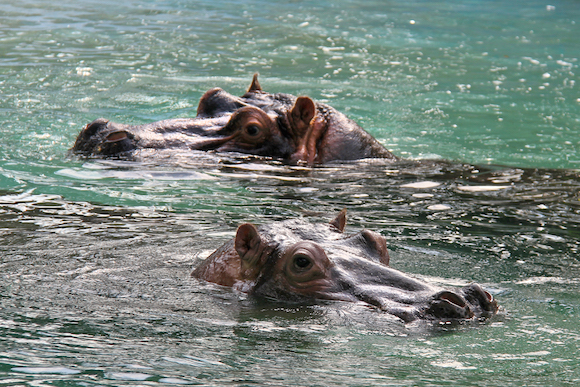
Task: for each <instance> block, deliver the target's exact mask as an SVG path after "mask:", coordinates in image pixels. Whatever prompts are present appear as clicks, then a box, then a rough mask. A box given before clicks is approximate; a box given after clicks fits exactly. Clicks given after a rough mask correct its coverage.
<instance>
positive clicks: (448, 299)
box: [425, 284, 497, 320]
mask: <svg viewBox="0 0 580 387" xmlns="http://www.w3.org/2000/svg"><path fill="white" fill-rule="evenodd" d="M495 312H497V302H496V301H495V300H494V298H493V296H492V295H491V294H489V293H488V292H486V291H485V290H483V288H482V287H481V286H480V285H478V284H471V285H469V286H466V287H464V288H462V289H460V290H459V291H457V292H453V291H449V290H443V291H440V292H439V293H437V294H436V295H435V296H434V297H433V299H432V300H431V302H430V304H429V307H428V308H427V310H426V312H425V314H426V315H427V316H428V317H432V318H436V319H442V320H446V319H449V320H456V319H470V318H472V317H474V316H477V317H479V316H482V317H487V316H490V315H492V314H494V313H495Z"/></svg>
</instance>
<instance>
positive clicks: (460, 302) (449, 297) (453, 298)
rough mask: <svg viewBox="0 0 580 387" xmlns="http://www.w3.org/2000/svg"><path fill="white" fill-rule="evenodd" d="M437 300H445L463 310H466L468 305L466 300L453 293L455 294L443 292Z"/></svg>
mask: <svg viewBox="0 0 580 387" xmlns="http://www.w3.org/2000/svg"><path fill="white" fill-rule="evenodd" d="M437 298H438V299H440V300H443V301H448V302H450V303H452V304H455V305H457V306H459V307H461V308H465V305H466V302H465V300H464V299H463V298H462V297H460V296H459V295H458V294H456V293H453V292H448V291H443V292H441V293H440V294H439V296H438V297H437Z"/></svg>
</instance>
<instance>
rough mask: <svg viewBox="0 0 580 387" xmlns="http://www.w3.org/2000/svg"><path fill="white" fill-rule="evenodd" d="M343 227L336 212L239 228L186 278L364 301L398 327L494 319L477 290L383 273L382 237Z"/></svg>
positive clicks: (490, 303)
mask: <svg viewBox="0 0 580 387" xmlns="http://www.w3.org/2000/svg"><path fill="white" fill-rule="evenodd" d="M345 222H346V217H345V211H343V212H341V213H340V214H339V215H338V216H337V218H336V219H334V220H333V221H332V222H331V223H329V224H316V225H313V224H310V223H307V222H304V221H302V220H288V221H284V222H278V223H273V224H269V225H267V226H262V227H260V228H256V227H255V226H253V225H252V224H249V223H246V224H242V225H241V226H239V228H238V231H237V234H236V237H235V238H234V240H232V241H230V242H228V243H226V244H225V245H223V246H222V247H221V248H219V249H218V250H216V251H215V252H214V253H213V254H212V255H210V256H209V257H208V258H207V259H206V260H205V261H204V262H203V263H202V264H201V265H200V266H198V267H197V268H196V269H195V270H194V271H193V272H192V274H191V275H192V276H193V277H196V278H200V279H203V280H206V281H209V282H214V283H217V284H219V285H224V286H230V287H233V288H234V289H237V290H238V291H241V292H245V293H249V294H252V295H256V296H260V297H267V298H272V299H278V300H286V301H304V300H310V301H312V300H317V299H318V300H342V301H354V302H364V303H366V304H369V305H372V306H374V307H377V308H379V309H381V310H383V311H385V312H388V313H390V314H393V315H395V316H398V317H400V318H401V319H403V320H404V321H406V322H409V321H413V320H416V319H421V318H422V319H440V320H457V319H471V318H480V317H487V316H491V315H493V314H495V313H496V312H497V303H496V301H495V300H494V299H493V297H492V296H491V295H490V294H489V293H488V292H486V291H484V290H483V289H482V288H481V287H480V286H479V285H477V284H471V285H469V286H467V287H464V288H461V289H458V290H456V291H450V290H445V289H442V288H439V287H437V286H434V285H431V284H428V283H426V282H423V281H420V280H418V279H415V278H412V277H410V276H408V275H406V274H404V273H402V272H400V271H398V270H395V269H392V268H390V267H389V254H388V251H387V245H386V241H385V238H384V237H382V236H381V235H379V234H377V233H374V232H372V231H368V230H363V231H361V232H359V233H357V234H354V235H345V234H343V233H342V231H343V229H344V226H345Z"/></svg>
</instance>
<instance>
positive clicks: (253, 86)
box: [248, 73, 262, 93]
mask: <svg viewBox="0 0 580 387" xmlns="http://www.w3.org/2000/svg"><path fill="white" fill-rule="evenodd" d="M260 92H262V86H260V82H258V73H255V74H254V78H253V79H252V84H251V85H250V88H249V89H248V93H260Z"/></svg>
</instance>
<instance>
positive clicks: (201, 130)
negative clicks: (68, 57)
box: [72, 75, 395, 164]
mask: <svg viewBox="0 0 580 387" xmlns="http://www.w3.org/2000/svg"><path fill="white" fill-rule="evenodd" d="M146 148H150V149H181V150H204V151H207V150H216V151H220V152H241V153H246V154H253V155H258V156H269V157H273V158H277V159H282V160H287V161H290V162H300V161H302V162H306V163H309V164H313V163H323V162H327V161H331V160H351V159H360V158H364V157H382V158H393V159H394V158H395V156H393V155H392V154H391V153H390V152H388V151H387V150H386V149H385V148H383V147H382V146H381V145H380V144H379V143H378V142H377V141H376V140H375V139H374V138H373V137H372V136H370V135H369V134H368V133H367V132H365V131H364V130H363V129H362V128H360V127H359V126H358V125H357V124H356V123H354V121H352V120H350V119H348V118H347V117H346V116H344V115H343V114H342V113H339V112H338V111H336V110H334V109H333V108H331V107H330V106H327V105H324V104H320V103H315V102H314V101H313V100H312V99H310V98H309V97H295V96H292V95H290V94H270V93H266V92H264V91H263V90H262V88H261V86H260V84H259V82H258V78H257V75H255V76H254V79H253V81H252V84H251V85H250V88H249V89H248V91H247V92H246V94H244V95H243V96H242V97H235V96H233V95H231V94H229V93H227V92H225V91H224V90H222V89H220V88H214V89H211V90H209V91H207V92H206V93H205V94H204V95H203V97H202V98H201V100H200V102H199V105H198V109H197V116H196V117H195V118H178V119H169V120H164V121H159V122H154V123H150V124H145V125H134V126H131V125H124V124H118V123H114V122H111V121H108V120H106V119H103V118H99V119H97V120H95V121H93V122H91V123H90V124H88V125H86V126H85V128H84V129H83V130H82V131H81V132H80V134H79V135H78V137H77V140H76V142H75V144H74V146H73V148H72V151H73V152H75V153H80V154H85V155H100V156H111V155H121V154H126V153H127V152H131V151H134V150H137V149H146Z"/></svg>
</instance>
